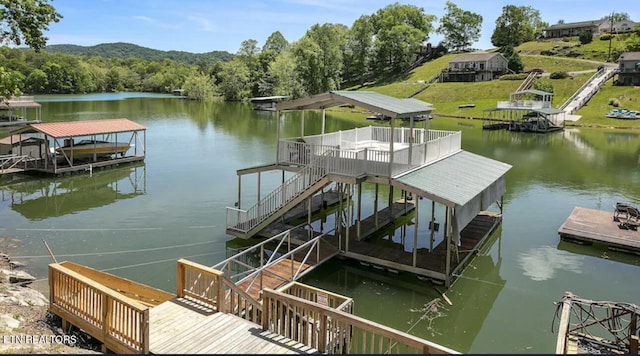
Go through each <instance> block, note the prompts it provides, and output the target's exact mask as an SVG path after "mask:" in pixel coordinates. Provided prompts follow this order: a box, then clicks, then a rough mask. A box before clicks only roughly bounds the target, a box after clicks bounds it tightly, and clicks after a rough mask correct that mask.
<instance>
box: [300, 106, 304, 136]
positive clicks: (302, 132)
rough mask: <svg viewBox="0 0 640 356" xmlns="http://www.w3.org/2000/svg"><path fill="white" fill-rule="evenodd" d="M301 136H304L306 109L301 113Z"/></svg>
mask: <svg viewBox="0 0 640 356" xmlns="http://www.w3.org/2000/svg"><path fill="white" fill-rule="evenodd" d="M300 137H304V110H302V111H301V113H300Z"/></svg>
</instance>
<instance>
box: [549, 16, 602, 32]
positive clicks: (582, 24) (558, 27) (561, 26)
mask: <svg viewBox="0 0 640 356" xmlns="http://www.w3.org/2000/svg"><path fill="white" fill-rule="evenodd" d="M604 21H605V20H604V19H602V20H593V21H580V22H567V23H557V24H555V25H551V26H549V27H547V28H544V29H543V31H553V30H565V29H571V28H583V27H598V26H600V24H602V23H603V22H604Z"/></svg>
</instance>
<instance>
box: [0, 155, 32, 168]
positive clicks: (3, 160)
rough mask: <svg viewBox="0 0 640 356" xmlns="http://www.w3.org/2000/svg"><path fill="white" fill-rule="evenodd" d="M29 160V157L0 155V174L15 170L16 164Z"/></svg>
mask: <svg viewBox="0 0 640 356" xmlns="http://www.w3.org/2000/svg"><path fill="white" fill-rule="evenodd" d="M28 159H29V156H19V155H14V154H9V155H0V172H2V171H5V170H8V169H11V168H15V167H16V166H17V165H18V164H20V163H22V162H25V166H26V162H27V160H28Z"/></svg>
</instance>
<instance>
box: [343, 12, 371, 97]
mask: <svg viewBox="0 0 640 356" xmlns="http://www.w3.org/2000/svg"><path fill="white" fill-rule="evenodd" d="M373 35H374V32H373V24H372V23H371V16H368V15H363V16H360V18H358V19H357V20H356V21H355V22H354V23H353V25H352V26H351V29H350V30H349V33H348V35H347V43H346V50H345V55H344V72H343V77H344V79H346V80H348V81H351V82H354V83H355V82H358V83H360V84H362V83H364V82H365V81H366V80H367V77H368V74H369V71H370V69H371V56H372V50H373Z"/></svg>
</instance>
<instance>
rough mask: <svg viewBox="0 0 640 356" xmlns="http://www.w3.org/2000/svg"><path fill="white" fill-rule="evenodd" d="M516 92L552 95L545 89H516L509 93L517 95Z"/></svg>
mask: <svg viewBox="0 0 640 356" xmlns="http://www.w3.org/2000/svg"><path fill="white" fill-rule="evenodd" d="M518 94H535V95H540V96H545V95H553V93H549V92H547V91H542V90H538V89H527V90H521V91H516V92H513V93H511V95H518Z"/></svg>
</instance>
